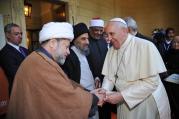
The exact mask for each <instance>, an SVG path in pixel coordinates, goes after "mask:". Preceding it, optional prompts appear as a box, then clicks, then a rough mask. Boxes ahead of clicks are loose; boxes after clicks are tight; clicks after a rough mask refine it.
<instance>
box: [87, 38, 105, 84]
mask: <svg viewBox="0 0 179 119" xmlns="http://www.w3.org/2000/svg"><path fill="white" fill-rule="evenodd" d="M89 48H90V54H89V55H88V56H87V58H88V62H89V64H90V66H91V69H92V70H91V71H92V73H93V76H94V78H95V77H99V78H100V79H101V82H102V79H103V75H102V68H103V64H104V60H105V57H106V53H107V51H108V49H107V43H106V41H105V40H104V39H100V40H96V39H93V38H92V37H90V38H89Z"/></svg>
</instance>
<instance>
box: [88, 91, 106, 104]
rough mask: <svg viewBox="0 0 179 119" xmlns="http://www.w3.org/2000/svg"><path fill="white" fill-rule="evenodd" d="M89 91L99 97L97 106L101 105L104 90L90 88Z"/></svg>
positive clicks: (104, 94)
mask: <svg viewBox="0 0 179 119" xmlns="http://www.w3.org/2000/svg"><path fill="white" fill-rule="evenodd" d="M91 93H93V94H95V95H96V96H97V97H98V98H99V101H98V106H102V105H103V103H104V98H105V97H106V90H104V89H102V88H98V89H95V90H92V91H91Z"/></svg>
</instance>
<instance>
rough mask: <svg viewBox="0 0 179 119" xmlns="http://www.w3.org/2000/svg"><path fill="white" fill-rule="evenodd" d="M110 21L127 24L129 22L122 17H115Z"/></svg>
mask: <svg viewBox="0 0 179 119" xmlns="http://www.w3.org/2000/svg"><path fill="white" fill-rule="evenodd" d="M110 21H116V22H121V23H123V24H125V25H127V23H126V22H125V21H124V20H123V19H121V18H113V19H111V20H110Z"/></svg>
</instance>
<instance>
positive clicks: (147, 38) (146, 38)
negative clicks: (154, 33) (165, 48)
mask: <svg viewBox="0 0 179 119" xmlns="http://www.w3.org/2000/svg"><path fill="white" fill-rule="evenodd" d="M135 36H136V37H139V38H142V39H145V40H148V41H151V42H152V43H154V44H155V42H154V41H153V40H152V39H151V38H149V37H147V36H144V35H142V34H141V33H139V32H137V34H136V35H135Z"/></svg>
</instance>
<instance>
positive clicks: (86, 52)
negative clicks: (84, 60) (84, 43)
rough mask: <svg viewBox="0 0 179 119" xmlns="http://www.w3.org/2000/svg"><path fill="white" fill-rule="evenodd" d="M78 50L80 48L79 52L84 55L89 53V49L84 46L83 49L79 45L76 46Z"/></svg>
mask: <svg viewBox="0 0 179 119" xmlns="http://www.w3.org/2000/svg"><path fill="white" fill-rule="evenodd" d="M77 48H78V49H79V50H80V52H81V53H82V54H83V55H85V56H88V55H89V53H90V50H89V47H85V48H84V49H81V48H80V47H77Z"/></svg>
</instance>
